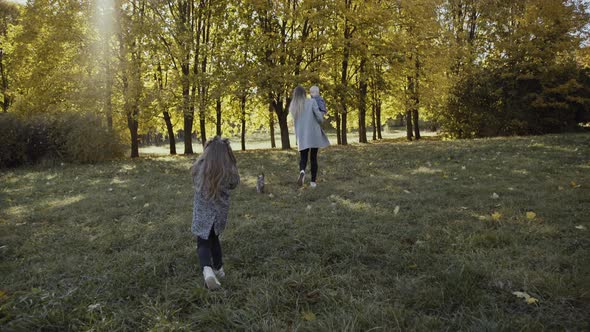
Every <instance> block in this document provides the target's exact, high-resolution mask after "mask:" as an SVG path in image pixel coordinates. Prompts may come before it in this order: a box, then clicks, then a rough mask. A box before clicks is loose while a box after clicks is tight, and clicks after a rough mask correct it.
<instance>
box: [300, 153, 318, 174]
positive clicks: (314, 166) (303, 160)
mask: <svg viewBox="0 0 590 332" xmlns="http://www.w3.org/2000/svg"><path fill="white" fill-rule="evenodd" d="M309 150H311V182H315V180H316V177H317V175H318V148H311V149H305V150H301V151H299V158H300V159H299V170H300V171H305V168H306V167H307V155H308V152H309Z"/></svg>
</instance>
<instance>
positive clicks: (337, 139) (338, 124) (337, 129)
mask: <svg viewBox="0 0 590 332" xmlns="http://www.w3.org/2000/svg"><path fill="white" fill-rule="evenodd" d="M334 116H335V117H336V142H337V144H338V145H340V144H342V137H341V136H340V113H339V112H336V114H334Z"/></svg>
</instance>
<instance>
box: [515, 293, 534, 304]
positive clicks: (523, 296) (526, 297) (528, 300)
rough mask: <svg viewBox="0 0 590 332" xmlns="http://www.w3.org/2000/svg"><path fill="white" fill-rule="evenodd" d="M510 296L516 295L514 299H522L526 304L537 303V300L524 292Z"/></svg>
mask: <svg viewBox="0 0 590 332" xmlns="http://www.w3.org/2000/svg"><path fill="white" fill-rule="evenodd" d="M512 294H514V295H516V297H518V298H521V299H524V301H525V302H526V303H527V304H535V303H537V302H539V300H537V299H536V298H534V297H532V296H530V295H529V294H527V293H525V292H512Z"/></svg>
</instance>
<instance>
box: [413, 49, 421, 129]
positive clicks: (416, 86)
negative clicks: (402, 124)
mask: <svg viewBox="0 0 590 332" xmlns="http://www.w3.org/2000/svg"><path fill="white" fill-rule="evenodd" d="M415 64H416V74H415V75H416V76H415V79H414V91H413V93H412V96H413V103H412V107H413V109H412V116H413V117H414V119H413V121H414V136H415V137H416V139H420V124H419V121H418V120H419V114H418V110H419V109H420V58H419V57H418V55H416V62H415Z"/></svg>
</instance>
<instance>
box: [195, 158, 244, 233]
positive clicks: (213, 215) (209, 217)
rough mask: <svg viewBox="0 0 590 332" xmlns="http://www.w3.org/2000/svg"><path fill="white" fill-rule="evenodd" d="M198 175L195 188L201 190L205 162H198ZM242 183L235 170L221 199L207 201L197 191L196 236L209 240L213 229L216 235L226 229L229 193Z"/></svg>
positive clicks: (224, 184)
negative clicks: (200, 181)
mask: <svg viewBox="0 0 590 332" xmlns="http://www.w3.org/2000/svg"><path fill="white" fill-rule="evenodd" d="M196 167H197V174H196V176H194V177H193V184H194V185H195V188H199V187H200V184H199V183H198V181H199V178H200V176H199V174H200V173H201V172H202V171H203V161H202V160H197V166H196ZM239 183H240V175H239V173H238V169H237V168H235V169H234V172H232V175H231V176H230V177H229V179H228V180H227V181H225V183H223V184H222V187H223V188H222V190H221V192H220V195H219V199H217V200H214V199H211V200H207V199H206V198H205V196H204V195H203V193H202V192H201V191H199V190H198V189H195V198H194V203H193V224H192V227H191V231H192V233H193V234H194V235H196V236H198V237H200V238H202V239H205V240H207V239H208V238H209V233H210V232H211V227H214V229H215V234H217V235H220V234H221V233H222V232H223V230H224V229H225V224H226V223H227V213H228V211H229V191H230V190H231V189H235V188H236V187H237V186H238V184H239Z"/></svg>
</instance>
